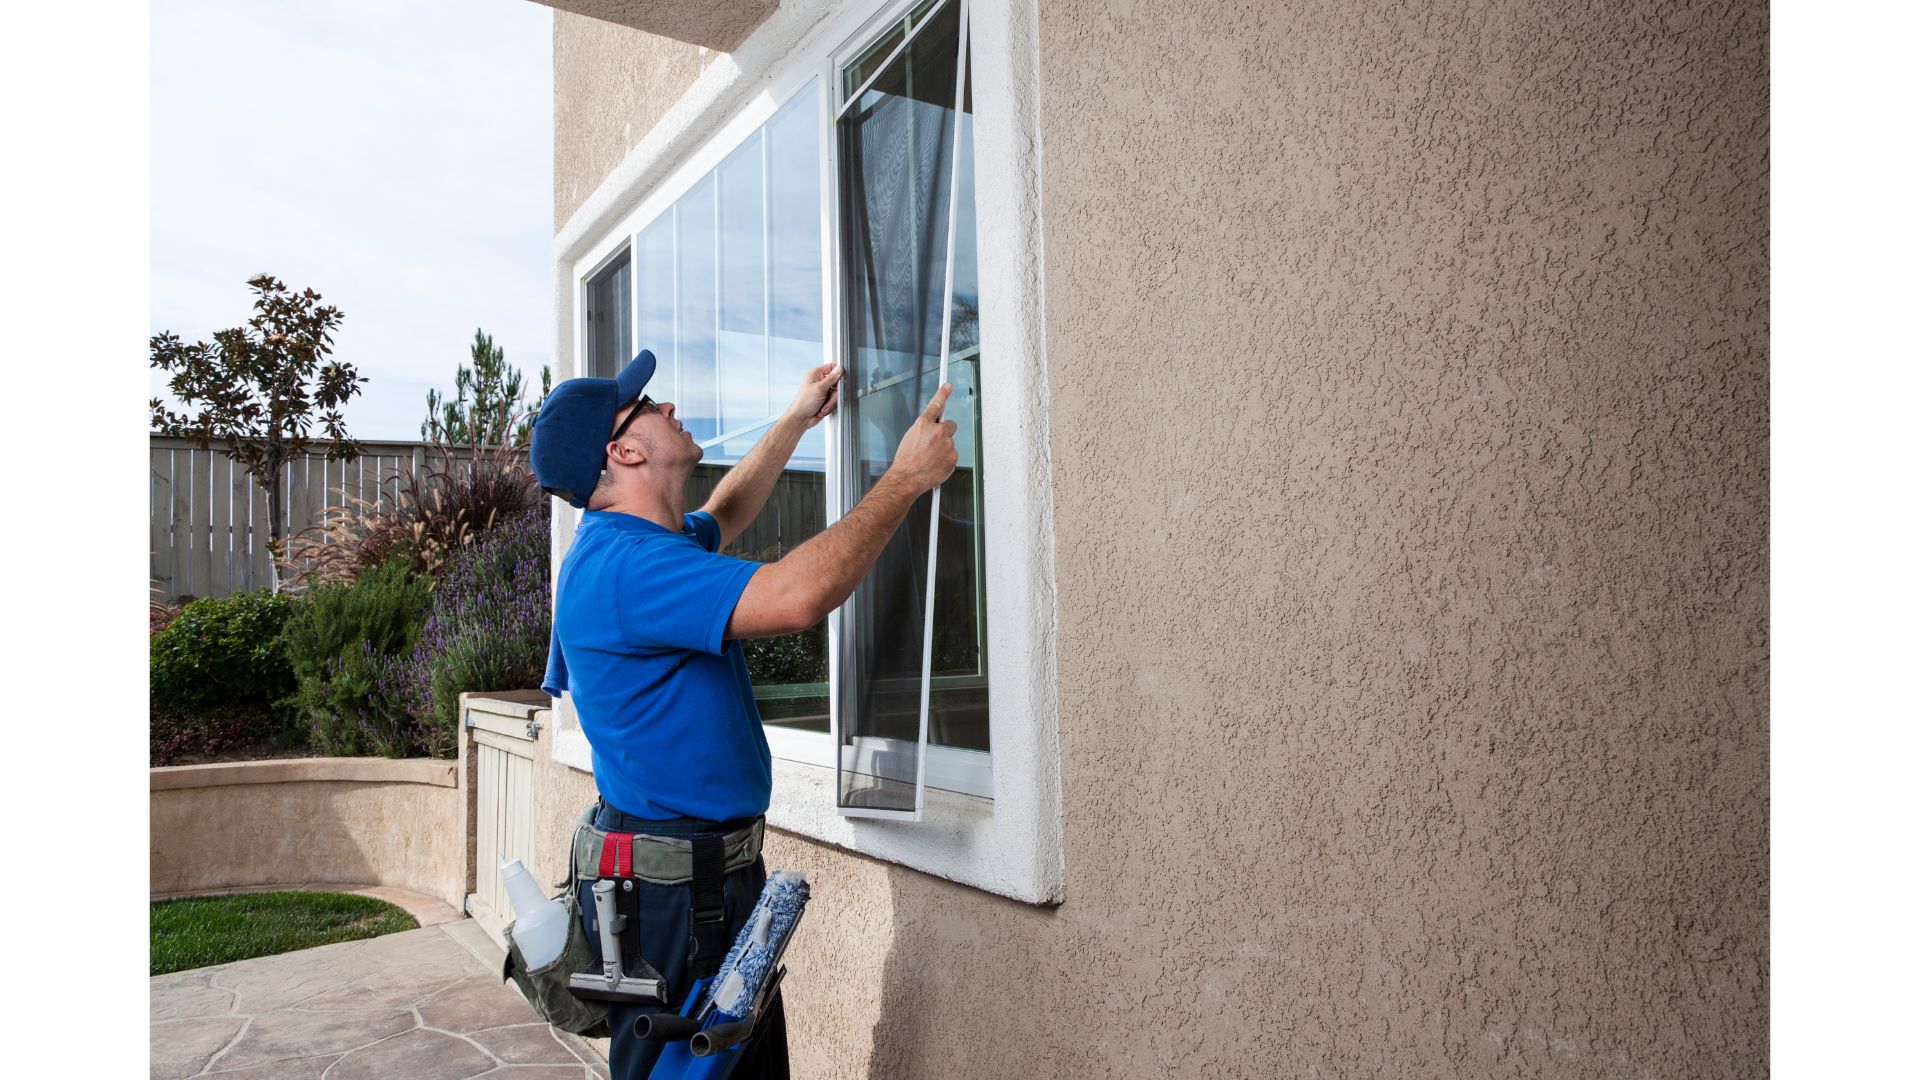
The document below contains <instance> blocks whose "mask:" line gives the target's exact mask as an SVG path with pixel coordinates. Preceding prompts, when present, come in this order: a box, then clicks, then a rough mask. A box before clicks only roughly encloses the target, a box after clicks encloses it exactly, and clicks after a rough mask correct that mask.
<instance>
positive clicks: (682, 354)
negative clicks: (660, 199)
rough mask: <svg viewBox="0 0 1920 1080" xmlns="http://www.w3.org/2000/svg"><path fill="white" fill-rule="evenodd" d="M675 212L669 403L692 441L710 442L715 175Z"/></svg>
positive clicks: (714, 419)
mask: <svg viewBox="0 0 1920 1080" xmlns="http://www.w3.org/2000/svg"><path fill="white" fill-rule="evenodd" d="M674 212H675V215H676V219H677V220H676V224H677V226H678V235H677V238H676V244H675V247H676V249H677V250H676V251H675V255H676V259H675V262H676V265H675V267H674V280H675V284H676V285H677V286H678V287H679V306H678V309H677V312H676V314H677V316H678V317H677V318H676V319H675V320H674V330H675V346H676V351H677V353H678V356H677V357H676V359H677V360H678V361H679V365H678V366H679V371H678V374H679V385H677V386H675V387H674V388H673V397H672V398H670V399H668V400H671V401H672V402H673V403H674V404H675V406H677V409H676V412H675V415H676V416H677V417H678V418H679V420H680V423H681V425H682V426H684V427H685V428H686V429H687V431H688V432H690V433H692V435H693V438H694V441H696V442H706V441H707V440H709V439H711V438H713V437H714V436H715V435H717V434H719V431H720V429H719V421H720V397H719V386H718V382H717V380H716V379H715V377H714V362H715V351H716V349H715V346H716V344H717V333H716V331H717V329H718V322H719V303H718V300H719V297H718V296H717V292H718V288H719V282H718V281H717V280H716V274H717V271H718V269H719V259H718V252H717V251H716V250H715V249H716V233H715V229H714V182H713V177H712V175H708V176H707V177H706V178H705V179H703V180H701V181H700V182H699V183H698V184H695V185H694V186H693V189H692V190H691V191H689V192H687V193H686V195H684V196H683V197H682V198H681V199H680V201H679V202H678V203H675V204H674ZM658 396H659V395H655V397H656V398H657V397H658Z"/></svg>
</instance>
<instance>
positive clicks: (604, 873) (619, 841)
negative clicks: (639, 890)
mask: <svg viewBox="0 0 1920 1080" xmlns="http://www.w3.org/2000/svg"><path fill="white" fill-rule="evenodd" d="M632 873H633V834H632V833H621V832H610V833H608V834H607V835H606V837H605V838H604V839H602V840H601V841H600V876H601V877H628V876H630V875H631V874H632Z"/></svg>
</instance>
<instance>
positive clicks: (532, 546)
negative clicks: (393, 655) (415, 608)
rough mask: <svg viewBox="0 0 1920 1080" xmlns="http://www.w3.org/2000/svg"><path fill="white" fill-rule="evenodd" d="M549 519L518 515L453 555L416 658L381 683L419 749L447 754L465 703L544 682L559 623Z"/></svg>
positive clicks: (535, 513)
mask: <svg viewBox="0 0 1920 1080" xmlns="http://www.w3.org/2000/svg"><path fill="white" fill-rule="evenodd" d="M551 551H552V548H551V540H550V537H549V534H548V527H547V516H546V514H544V513H541V512H539V511H532V512H528V513H523V514H518V515H515V516H514V517H512V518H509V519H507V520H506V521H503V522H501V523H499V524H497V525H495V526H494V527H493V528H491V529H488V530H486V531H485V532H483V533H481V534H480V535H479V536H478V537H477V538H476V539H475V540H474V542H473V543H472V544H470V545H468V546H467V547H464V548H462V549H460V550H459V551H458V552H456V553H454V555H453V556H452V557H451V558H450V559H448V561H447V566H446V573H445V575H444V576H443V577H442V578H441V579H440V583H439V585H438V586H437V587H436V588H435V589H434V593H433V606H432V610H431V613H430V614H429V615H428V616H427V622H426V625H425V627H423V628H422V630H421V633H420V639H419V643H418V644H417V645H416V646H415V648H414V651H413V655H412V656H411V657H409V658H407V659H406V660H405V661H403V662H401V663H400V664H398V665H395V669H394V670H393V671H391V672H389V673H387V675H386V676H384V677H382V678H381V679H380V680H379V684H380V687H381V690H382V692H386V693H391V694H392V695H393V696H394V698H395V699H396V700H398V701H400V702H402V703H404V707H405V709H406V712H407V713H408V714H409V715H410V716H411V717H412V718H413V720H414V722H415V724H416V725H417V726H418V729H419V731H420V738H421V744H422V746H421V748H422V749H423V750H425V751H426V752H427V753H429V754H432V755H434V756H437V757H445V756H451V755H452V752H453V750H454V748H455V747H456V746H457V745H458V744H457V741H456V740H457V737H458V731H459V726H458V721H459V698H460V695H461V694H463V693H472V692H479V691H490V690H491V691H506V690H530V689H534V688H536V687H538V686H539V685H540V678H541V676H542V675H543V674H544V673H545V670H546V661H547V638H548V633H549V632H550V630H551V628H552V625H553V599H552V595H553V594H552V590H551V588H550V586H549V584H548V581H549V578H548V574H549V570H550V566H551V562H552V556H551Z"/></svg>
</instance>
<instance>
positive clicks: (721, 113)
mask: <svg viewBox="0 0 1920 1080" xmlns="http://www.w3.org/2000/svg"><path fill="white" fill-rule="evenodd" d="M915 3H917V0H788V2H787V3H783V4H782V5H781V6H780V7H779V8H778V9H776V11H775V12H774V14H773V15H771V16H769V17H768V19H767V20H766V22H764V23H762V24H761V26H760V27H759V28H758V29H756V30H755V31H754V33H753V34H751V35H749V37H748V38H747V40H746V41H744V42H742V43H741V45H740V46H739V47H738V48H737V49H736V50H735V51H734V52H733V53H732V54H730V55H729V56H726V57H722V58H721V59H720V60H718V61H716V62H715V63H713V64H711V65H709V67H708V69H707V70H706V72H705V73H704V74H702V75H701V76H700V77H699V79H698V80H696V82H695V84H694V85H693V87H692V88H690V89H689V90H688V91H687V92H686V93H685V94H684V95H683V96H682V97H681V99H680V101H679V102H677V103H676V104H675V105H674V106H673V107H672V108H671V109H669V110H668V112H667V114H666V115H665V116H664V117H663V118H662V120H661V121H660V123H659V124H658V125H656V127H655V129H654V130H653V131H652V132H650V133H649V134H648V135H647V137H646V138H645V139H643V140H642V141H641V143H640V144H639V145H638V146H637V147H635V148H634V149H633V151H632V152H630V153H629V155H628V157H627V159H626V160H625V161H623V162H622V163H621V165H620V166H619V167H617V168H616V169H615V170H614V172H613V173H612V174H611V175H609V176H608V177H607V178H606V179H605V180H604V181H603V182H602V183H601V185H600V187H599V188H598V189H596V190H595V192H594V193H593V194H592V195H591V196H589V198H588V199H587V201H586V202H585V203H584V204H583V205H582V206H581V208H580V209H579V210H578V211H577V212H576V213H575V214H574V216H573V218H572V219H571V220H569V221H568V223H567V224H566V226H564V227H563V228H562V230H561V231H560V233H559V235H558V236H557V237H556V238H555V252H556V255H555V262H554V277H555V287H556V297H558V298H561V300H562V311H563V312H565V313H566V317H563V318H560V319H556V320H555V326H556V331H557V333H556V337H557V341H556V343H555V344H556V348H555V350H554V355H555V356H556V357H557V358H558V359H559V366H560V368H561V371H560V372H559V374H560V376H561V377H562V378H566V377H570V376H572V375H573V374H575V373H576V371H577V364H578V362H579V358H580V355H581V354H580V350H579V349H578V348H577V345H576V343H577V341H578V337H579V333H580V330H581V328H582V318H583V311H584V307H583V301H584V295H583V290H584V285H585V282H586V280H587V278H588V276H589V275H590V273H591V271H592V270H593V269H594V268H595V267H597V266H599V265H601V264H602V263H603V262H604V261H605V260H606V259H607V258H608V257H610V256H611V255H612V254H613V253H614V252H615V251H617V250H618V249H619V248H620V247H622V246H623V245H631V246H633V248H634V250H637V237H638V234H639V232H640V231H641V229H643V228H644V227H645V226H646V225H647V224H648V223H650V222H651V221H652V220H653V219H654V218H655V217H657V216H658V215H659V214H660V213H661V212H662V211H663V210H665V209H666V208H667V207H669V206H671V205H672V204H673V202H674V201H675V200H677V199H678V198H679V197H680V196H681V195H682V194H684V193H685V192H686V191H687V190H688V189H689V188H690V187H691V186H692V185H693V184H694V183H696V182H697V181H699V180H700V179H701V178H702V177H703V176H705V175H706V173H707V172H708V171H710V170H711V169H713V168H714V167H715V166H717V165H718V164H719V163H720V161H721V160H723V159H724V158H725V157H726V155H727V154H728V153H730V152H731V151H732V150H733V149H734V148H735V147H737V146H738V145H739V144H740V142H741V141H742V140H744V139H745V138H746V137H747V136H748V135H750V134H751V133H752V132H753V131H754V130H755V129H757V128H758V127H759V126H760V125H761V124H763V123H765V122H766V120H767V119H768V118H770V117H771V116H772V115H773V114H774V112H775V111H776V110H777V109H778V107H779V106H780V105H781V104H783V103H784V102H785V101H786V100H787V99H788V98H789V97H791V95H792V94H793V93H795V92H796V91H798V90H800V89H801V88H802V87H803V86H804V85H805V83H806V82H807V80H809V79H813V78H819V79H821V80H822V81H821V86H820V96H819V108H820V114H821V115H820V124H821V127H820V131H821V132H822V140H823V141H822V147H821V168H822V174H823V175H822V177H821V185H822V187H821V192H822V199H821V203H822V215H823V220H822V223H821V245H822V251H821V265H822V268H823V275H822V276H823V278H824V281H823V288H824V290H825V295H824V296H823V298H822V312H823V313H824V323H825V325H824V326H823V328H822V329H823V332H824V335H825V337H826V343H825V344H826V348H827V350H828V353H827V355H829V356H837V355H839V353H840V348H841V341H840V336H841V334H842V332H843V328H842V326H841V325H840V321H839V319H838V317H837V313H838V310H839V303H840V297H839V295H838V292H839V280H838V274H837V272H836V269H835V268H836V266H837V263H838V261H839V257H840V256H839V250H838V249H839V245H838V244H837V243H836V234H835V232H834V228H835V223H834V221H833V220H832V218H833V216H835V215H837V212H838V211H837V204H838V199H837V193H836V190H835V188H834V186H833V185H834V176H833V173H832V169H833V163H834V156H835V146H834V142H833V139H832V131H833V128H832V122H833V117H832V115H831V112H832V103H833V102H834V100H835V99H836V97H837V96H838V95H837V91H836V84H835V82H834V81H833V80H835V79H836V78H837V65H838V63H839V62H840V61H842V60H844V59H848V58H850V57H851V56H852V55H855V54H857V52H858V51H859V50H860V49H861V48H864V46H865V45H866V44H867V43H869V42H871V40H872V38H873V36H874V35H875V34H876V33H878V32H880V31H882V30H884V29H885V28H886V27H887V26H890V25H891V24H892V23H894V22H897V21H898V20H899V19H900V18H901V17H903V16H904V15H905V14H906V12H907V11H908V10H910V9H911V8H912V7H913V6H914V5H915ZM969 6H970V14H969V23H970V35H969V36H970V40H971V48H972V64H973V73H972V78H971V80H970V82H971V83H972V93H973V105H974V138H973V142H974V189H975V192H976V205H975V221H976V228H977V232H978V240H977V250H978V260H979V275H980V291H981V298H980V309H981V315H980V339H981V350H982V359H981V385H982V387H983V388H987V389H986V393H985V394H984V395H983V397H982V402H981V424H982V430H983V438H982V440H981V442H982V445H981V448H980V453H981V468H982V469H983V470H984V473H985V476H986V478H987V479H986V483H985V485H984V486H985V492H986V496H985V515H984V516H985V522H986V524H985V527H984V533H985V535H984V545H985V548H986V550H987V553H988V558H987V572H986V575H985V576H986V592H987V598H988V600H987V610H988V625H989V631H988V634H987V645H988V670H989V671H991V672H993V675H992V677H991V679H990V680H989V686H988V703H989V704H988V715H989V725H990V731H991V745H992V748H993V753H992V754H991V755H986V754H980V753H978V752H976V751H966V750H958V749H955V748H951V747H929V756H928V760H927V761H926V763H925V767H926V769H927V785H928V788H929V790H928V791H927V799H926V809H925V815H924V817H923V819H922V820H921V821H919V822H917V823H915V822H899V821H885V820H876V819H861V818H850V817H842V816H841V815H840V814H839V813H838V812H837V811H836V806H835V804H836V802H837V798H836V794H835V785H834V772H833V760H832V754H833V747H834V745H835V744H834V741H833V735H831V734H830V735H820V734H819V733H813V732H797V731H791V730H783V729H780V728H777V727H765V728H764V729H763V730H765V732H766V734H767V739H768V744H769V746H770V747H771V748H772V750H773V753H774V755H775V761H774V794H773V803H772V806H771V807H770V808H769V810H768V821H769V823H770V824H772V825H774V826H775V827H776V828H780V829H785V830H788V831H791V832H795V833H799V834H802V835H806V836H810V837H813V838H815V839H818V840H822V841H825V842H827V843H830V844H833V845H836V846H839V847H844V848H848V849H851V850H855V851H859V852H862V853H865V854H868V855H871V856H873V857H876V858H881V859H885V860H888V861H892V862H897V863H901V864H903V865H906V866H910V867H914V868H916V869H920V870H924V871H927V872H929V873H934V874H937V875H939V876H942V877H947V878H950V879H952V880H955V881H959V882H962V883H965V884H969V885H974V886H977V887H980V888H983V889H987V890H989V891H992V892H996V893H1000V894H1002V895H1005V896H1009V897H1013V898H1015V899H1019V900H1025V901H1028V902H1034V903H1057V902H1059V900H1060V899H1061V893H1060V889H1061V880H1062V876H1063V873H1062V857H1061V848H1060V804H1059V772H1060V761H1059V750H1058V745H1059V744H1058V734H1057V692H1056V682H1055V677H1054V658H1053V603H1052V596H1053V569H1052V562H1053V560H1052V552H1053V536H1052V512H1051V507H1052V492H1051V469H1050V463H1049V456H1048V448H1047V443H1046V430H1047V415H1048V409H1047V386H1046V379H1045V370H1044V357H1043V349H1042V336H1041V319H1040V313H1041V290H1040V284H1041V258H1040V248H1039V245H1040V239H1041V237H1040V231H1039V225H1038V222H1039V217H1040V200H1039V179H1038V172H1039V164H1040V163H1039V158H1038V147H1039V140H1038V123H1037V111H1038V99H1037V90H1036V87H1037V78H1036V64H1035V55H1036V43H1035V36H1036V21H1035V14H1034V9H1033V5H1032V0H969ZM638 278H639V275H638V272H637V271H636V272H635V273H634V281H635V283H636V288H635V292H636V294H637V291H638V290H637V283H638ZM634 315H635V319H634V326H635V332H636V333H638V327H639V320H638V312H637V311H636V312H635V313H634ZM833 422H834V421H833V420H832V419H830V420H829V421H828V423H829V424H830V425H831V424H833ZM836 439H837V434H836V433H835V432H833V431H829V433H828V441H829V446H832V445H837V442H836ZM828 475H829V479H828V486H829V490H828V494H827V497H828V500H829V503H828V505H829V507H830V510H835V511H837V508H838V507H839V505H840V492H839V491H838V490H837V484H838V481H839V478H838V476H837V474H836V473H835V472H833V471H831V470H830V471H829V474H828ZM556 510H557V512H556V513H555V514H554V518H553V520H554V552H555V558H556V561H557V560H558V559H559V558H561V557H562V556H563V554H564V552H565V550H566V547H567V545H568V544H569V543H570V542H571V540H572V537H573V532H574V529H575V527H576V526H577V522H578V514H577V512H573V511H571V509H570V508H567V507H565V506H564V505H560V504H556ZM828 635H829V638H828V650H829V653H828V655H829V657H830V658H833V659H831V660H830V664H837V657H838V655H839V651H840V650H839V641H840V638H839V635H840V627H839V613H838V612H836V613H835V614H834V615H833V616H832V617H830V618H829V620H828ZM837 674H838V673H837V671H830V674H829V678H830V679H832V678H836V677H837ZM833 700H834V708H835V709H836V710H837V709H838V700H837V695H836V696H835V698H834V699H833ZM556 713H557V714H558V719H559V723H558V724H557V725H556V731H555V743H554V756H555V758H556V760H560V761H562V762H564V763H566V764H569V765H572V766H574V767H576V768H581V769H587V770H591V767H592V766H591V758H590V751H589V749H588V747H587V745H586V740H585V738H584V736H582V735H581V734H580V730H579V722H578V719H577V717H576V716H575V715H574V714H573V710H572V703H571V701H570V700H569V699H567V698H565V697H563V698H562V700H561V702H559V703H558V707H557V709H556ZM834 731H835V732H837V731H838V717H837V715H836V716H835V719H834ZM935 750H939V751H942V753H939V754H935V753H933V751H935ZM956 755H957V756H958V757H956ZM989 757H990V758H991V760H990V761H969V760H967V759H968V758H974V759H980V758H989ZM954 788H960V789H962V790H958V791H956V790H953V789H954ZM936 789H939V790H936ZM965 789H972V790H973V791H976V792H978V793H979V794H967V793H965ZM982 796H989V797H982Z"/></svg>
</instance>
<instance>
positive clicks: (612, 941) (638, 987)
mask: <svg viewBox="0 0 1920 1080" xmlns="http://www.w3.org/2000/svg"><path fill="white" fill-rule="evenodd" d="M624 880H625V881H626V883H627V887H628V888H632V886H633V879H632V878H626V879H624ZM616 887H617V886H616V885H615V884H614V879H612V878H601V879H600V880H599V881H596V882H594V883H593V910H594V919H595V921H597V922H598V923H599V924H600V967H601V973H600V974H598V975H595V974H593V973H592V972H588V971H582V972H579V973H576V974H575V975H573V976H572V977H571V978H569V979H568V980H567V989H569V990H571V991H573V994H574V996H575V997H582V998H587V999H589V1000H592V1001H617V1002H623V1003H626V1004H629V1005H658V1004H660V1003H662V1002H664V1001H666V1000H667V993H666V986H665V985H664V984H662V983H661V981H660V980H658V979H636V978H633V977H631V976H629V975H627V974H626V973H625V972H623V971H621V970H620V934H621V933H622V932H623V931H624V930H625V929H626V926H627V917H626V916H625V915H622V914H620V913H619V912H617V911H615V910H614V900H613V892H614V889H615V888H616Z"/></svg>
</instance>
